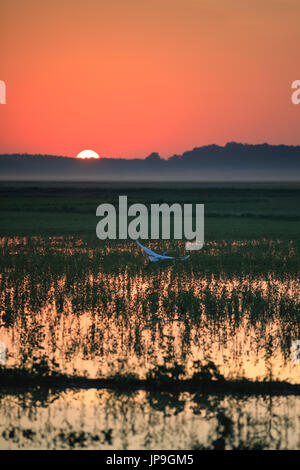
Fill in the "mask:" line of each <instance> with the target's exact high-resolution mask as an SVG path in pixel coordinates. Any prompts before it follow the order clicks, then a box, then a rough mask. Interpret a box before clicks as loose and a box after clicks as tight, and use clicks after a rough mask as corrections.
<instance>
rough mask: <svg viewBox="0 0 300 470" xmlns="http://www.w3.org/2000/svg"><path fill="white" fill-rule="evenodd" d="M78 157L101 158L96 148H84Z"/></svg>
mask: <svg viewBox="0 0 300 470" xmlns="http://www.w3.org/2000/svg"><path fill="white" fill-rule="evenodd" d="M76 158H100V157H99V155H98V153H96V152H94V150H82V151H81V152H79V154H78V155H77V157H76Z"/></svg>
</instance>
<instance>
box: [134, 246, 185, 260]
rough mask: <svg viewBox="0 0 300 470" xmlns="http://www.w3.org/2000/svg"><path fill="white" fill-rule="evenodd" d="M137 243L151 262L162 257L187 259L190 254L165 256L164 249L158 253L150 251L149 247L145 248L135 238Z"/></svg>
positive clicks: (162, 258)
mask: <svg viewBox="0 0 300 470" xmlns="http://www.w3.org/2000/svg"><path fill="white" fill-rule="evenodd" d="M136 242H137V244H138V245H139V246H140V247H141V248H142V250H144V252H145V253H147V255H148V256H149V259H150V261H152V262H153V263H156V262H157V261H161V260H164V259H179V260H182V261H183V260H185V259H188V258H189V257H190V255H186V256H178V257H176V256H166V253H167V252H166V251H165V252H164V253H163V254H162V255H160V254H159V253H155V251H152V250H149V248H146V247H145V246H143V245H142V244H141V243H140V242H139V241H138V240H136Z"/></svg>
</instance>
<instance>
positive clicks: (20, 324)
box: [0, 267, 300, 383]
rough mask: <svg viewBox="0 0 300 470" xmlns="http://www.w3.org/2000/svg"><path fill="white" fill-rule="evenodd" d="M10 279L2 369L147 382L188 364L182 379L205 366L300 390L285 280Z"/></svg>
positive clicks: (294, 321) (291, 284)
mask: <svg viewBox="0 0 300 470" xmlns="http://www.w3.org/2000/svg"><path fill="white" fill-rule="evenodd" d="M9 274H11V273H9ZM9 274H8V276H7V279H4V278H2V287H3V286H4V287H5V289H3V288H2V290H1V292H0V306H1V313H2V323H1V327H0V339H1V341H4V342H5V344H6V347H7V365H16V364H18V363H19V362H20V359H21V358H22V357H24V355H29V356H33V355H46V356H47V357H49V358H51V359H55V360H56V362H58V364H59V365H60V368H61V370H63V371H65V372H68V373H74V372H75V371H76V372H77V373H81V374H82V373H87V375H89V376H92V377H96V376H107V375H110V374H113V373H116V372H121V373H126V372H131V373H136V374H137V375H138V376H140V377H141V378H143V377H144V376H145V374H146V372H147V371H148V370H149V368H151V367H153V366H154V365H155V364H161V363H162V362H164V361H165V362H172V361H177V362H184V364H185V365H186V370H187V375H188V374H189V370H190V367H191V365H192V362H193V361H198V360H202V359H207V358H210V359H211V360H213V361H214V362H215V364H216V365H218V366H219V367H220V371H221V373H223V374H224V375H225V376H226V377H228V378H229V377H230V378H236V377H239V376H244V377H247V378H249V379H263V378H272V379H280V380H287V381H289V382H291V383H299V382H300V367H299V365H298V364H293V362H292V360H291V351H290V345H291V341H292V340H293V339H298V337H299V315H298V316H297V312H296V310H297V308H298V306H299V300H300V292H299V284H298V282H297V280H296V279H293V278H290V277H288V276H285V277H282V278H278V277H276V276H274V275H267V276H256V277H253V276H250V275H249V276H247V275H243V276H240V277H237V276H226V275H224V274H222V275H221V274H220V275H214V274H212V275H210V276H208V275H201V274H200V275H199V274H198V273H185V272H181V273H180V276H178V275H177V273H176V271H175V272H174V271H173V270H172V267H169V268H168V269H166V270H160V271H159V272H158V273H157V272H155V273H153V271H149V272H148V271H147V270H146V269H144V270H142V269H139V270H138V271H137V272H136V273H134V274H132V273H130V272H128V271H127V269H126V267H125V268H124V271H123V272H118V273H114V272H112V273H107V272H101V269H99V272H98V273H86V272H84V273H82V274H81V273H80V272H79V273H78V275H76V276H74V277H73V278H72V280H71V281H70V278H69V277H68V276H67V275H65V274H62V275H60V276H59V275H57V276H55V277H53V275H52V276H50V277H49V279H47V280H46V281H45V280H44V279H41V278H39V279H34V281H33V280H32V276H31V275H29V274H26V273H25V274H24V276H23V277H22V278H19V277H18V278H17V279H16V278H14V277H13V274H11V275H12V281H13V282H11V281H10V279H9ZM45 276H46V274H45Z"/></svg>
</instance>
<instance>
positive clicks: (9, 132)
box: [0, 0, 300, 157]
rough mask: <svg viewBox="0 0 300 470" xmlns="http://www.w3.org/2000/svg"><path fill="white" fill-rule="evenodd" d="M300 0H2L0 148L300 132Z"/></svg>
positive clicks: (162, 143) (201, 141) (113, 147)
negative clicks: (297, 85) (298, 100)
mask: <svg viewBox="0 0 300 470" xmlns="http://www.w3.org/2000/svg"><path fill="white" fill-rule="evenodd" d="M299 45H300V2H299V1H298V0H243V1H241V0H51V1H43V0H26V1H24V0H1V3H0V80H4V81H5V83H6V88H7V97H6V100H7V104H5V105H2V104H1V105H0V153H4V152H8V153H12V152H21V153H23V152H26V153H48V154H58V155H68V156H75V155H76V154H77V153H78V152H79V151H80V150H82V149H84V148H91V149H93V150H95V151H96V152H98V153H99V154H100V155H103V156H106V157H114V156H122V157H137V156H138V157H144V156H146V155H148V154H149V153H150V152H152V151H157V152H159V153H160V154H161V155H162V156H165V157H166V156H169V155H172V154H174V153H181V152H183V151H184V150H187V149H190V148H193V147H195V146H200V145H206V144H210V143H217V144H224V143H225V142H227V141H232V140H236V141H239V142H248V143H260V142H269V143H274V144H279V143H286V144H300V132H299V131H300V127H299V125H300V104H299V105H293V104H292V103H291V93H292V90H291V83H292V82H293V81H294V80H296V79H300V67H299V60H298V59H299Z"/></svg>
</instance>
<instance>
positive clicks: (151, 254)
mask: <svg viewBox="0 0 300 470" xmlns="http://www.w3.org/2000/svg"><path fill="white" fill-rule="evenodd" d="M135 241H136V242H137V244H138V245H139V246H140V247H141V248H142V249H143V250H144V252H145V253H147V255H149V256H155V257H157V256H161V255H159V254H158V253H155V252H154V251H152V250H149V248H146V247H145V246H143V245H142V244H141V243H140V242H139V241H138V240H135Z"/></svg>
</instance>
